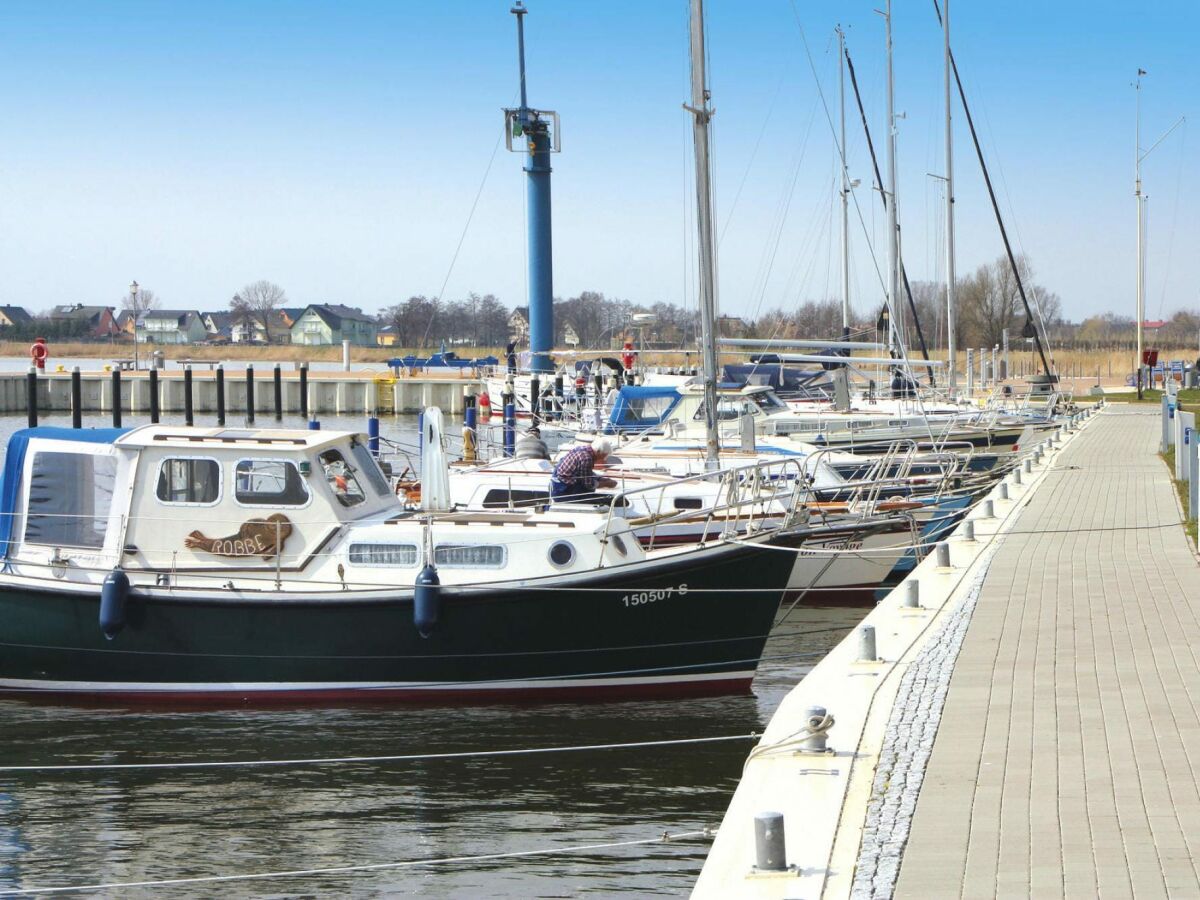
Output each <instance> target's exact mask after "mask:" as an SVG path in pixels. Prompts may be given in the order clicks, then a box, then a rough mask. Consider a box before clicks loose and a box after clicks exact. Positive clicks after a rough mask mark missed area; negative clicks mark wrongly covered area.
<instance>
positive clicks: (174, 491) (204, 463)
mask: <svg viewBox="0 0 1200 900" xmlns="http://www.w3.org/2000/svg"><path fill="white" fill-rule="evenodd" d="M156 494H157V495H158V499H159V500H161V501H163V503H208V504H211V503H216V502H217V501H218V500H219V499H220V498H221V466H220V465H219V464H218V463H217V461H216V460H215V459H202V458H199V457H181V458H179V459H164V460H163V461H162V466H161V467H160V468H159V470H158V488H157V490H156Z"/></svg>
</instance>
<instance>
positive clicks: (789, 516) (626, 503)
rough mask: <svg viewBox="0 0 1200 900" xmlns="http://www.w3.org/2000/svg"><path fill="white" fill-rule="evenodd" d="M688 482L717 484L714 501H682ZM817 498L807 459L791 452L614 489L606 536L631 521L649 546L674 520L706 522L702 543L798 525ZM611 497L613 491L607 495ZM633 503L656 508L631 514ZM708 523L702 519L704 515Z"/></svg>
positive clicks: (604, 539)
mask: <svg viewBox="0 0 1200 900" xmlns="http://www.w3.org/2000/svg"><path fill="white" fill-rule="evenodd" d="M688 484H705V485H714V484H715V485H717V486H718V490H717V493H716V498H715V500H714V502H712V503H709V504H706V505H702V506H701V507H700V508H699V509H697V508H696V507H692V506H690V505H689V506H688V507H684V508H680V507H678V505H677V504H676V502H675V501H676V499H678V497H679V494H680V488H681V487H684V488H685V489H686V485H688ZM811 499H812V491H811V488H810V486H809V483H808V478H807V472H806V467H805V463H804V461H803V460H800V459H795V458H789V459H781V460H770V461H761V462H756V463H752V464H749V465H745V466H735V467H730V468H725V469H719V470H717V471H714V472H703V473H700V474H696V475H688V476H685V477H682V478H675V479H672V480H671V481H669V482H664V483H662V484H656V485H647V486H645V487H638V488H630V489H627V490H622V491H620V492H618V493H615V494H613V495H612V500H611V503H610V506H609V516H608V518H607V520H606V522H605V526H604V532H603V535H602V539H603V541H604V546H605V547H606V548H607V546H608V540H609V536H610V534H611V533H612V530H613V527H614V523H616V522H620V523H622V524H621V526H620V527H621V528H622V529H624V528H625V527H626V526H630V527H632V528H633V529H634V531H635V532H636V533H637V534H638V536H639V539H640V540H643V541H644V542H645V544H646V546H647V548H648V549H653V547H654V546H655V544H661V543H662V542H663V538H662V532H663V530H664V529H666V528H667V527H668V526H671V525H678V524H683V523H687V524H689V525H692V526H693V528H695V527H696V526H697V525H700V526H701V527H700V528H699V532H700V533H699V536H697V537H694V540H696V542H698V543H699V544H701V545H704V544H706V543H707V542H709V541H711V540H715V539H720V538H725V537H729V536H731V535H734V534H746V533H757V532H759V531H767V530H776V529H784V528H789V527H792V526H794V525H796V524H798V523H800V522H802V521H803V520H804V516H805V515H806V510H807V506H806V503H807V502H808V501H809V500H811ZM606 500H607V497H606ZM630 507H634V508H640V509H646V510H650V512H649V513H648V514H646V515H643V516H641V517H635V518H630V517H629V516H627V515H626V514H625V512H624V511H625V510H627V509H628V508H630ZM701 515H702V516H703V519H702V523H698V522H697V519H698V517H699V516H701Z"/></svg>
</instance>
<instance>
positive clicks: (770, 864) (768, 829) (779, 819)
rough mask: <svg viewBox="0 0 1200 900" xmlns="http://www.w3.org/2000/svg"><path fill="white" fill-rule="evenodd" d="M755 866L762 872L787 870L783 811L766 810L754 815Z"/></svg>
mask: <svg viewBox="0 0 1200 900" xmlns="http://www.w3.org/2000/svg"><path fill="white" fill-rule="evenodd" d="M754 868H755V869H757V870H758V871H760V872H786V871H787V852H786V850H785V842H784V832H783V813H777V812H764V813H759V814H758V815H756V816H755V817H754Z"/></svg>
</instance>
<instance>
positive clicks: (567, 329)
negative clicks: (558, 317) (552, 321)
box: [562, 322, 579, 347]
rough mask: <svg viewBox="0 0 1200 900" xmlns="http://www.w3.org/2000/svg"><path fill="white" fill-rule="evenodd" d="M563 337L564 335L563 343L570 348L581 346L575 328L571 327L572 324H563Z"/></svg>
mask: <svg viewBox="0 0 1200 900" xmlns="http://www.w3.org/2000/svg"><path fill="white" fill-rule="evenodd" d="M562 335H563V343H564V344H566V345H567V346H568V347H578V346H579V335H578V334H577V333H576V332H575V328H574V326H572V325H571V323H570V322H564V323H563V329H562Z"/></svg>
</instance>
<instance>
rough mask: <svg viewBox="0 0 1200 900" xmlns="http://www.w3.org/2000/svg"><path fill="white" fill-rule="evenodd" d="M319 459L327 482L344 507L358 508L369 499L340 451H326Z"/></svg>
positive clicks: (352, 468)
mask: <svg viewBox="0 0 1200 900" xmlns="http://www.w3.org/2000/svg"><path fill="white" fill-rule="evenodd" d="M318 459H320V461H321V467H322V468H323V469H324V470H325V481H326V482H327V483H328V484H329V489H330V490H331V491H333V496H335V497H337V499H338V503H340V504H342V506H347V507H349V506H358V504H360V503H362V502H363V501H364V500H366V499H367V495H366V493H365V492H364V491H363V488H362V485H361V484H359V481H358V479H357V478H356V477H355V476H354V467H353V466H351V465H350V464H349V463H348V462H346V457H344V456H342V454H341V451H339V450H326V451H325V452H324V453H322V454H321V455H320V456H319V457H318Z"/></svg>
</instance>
